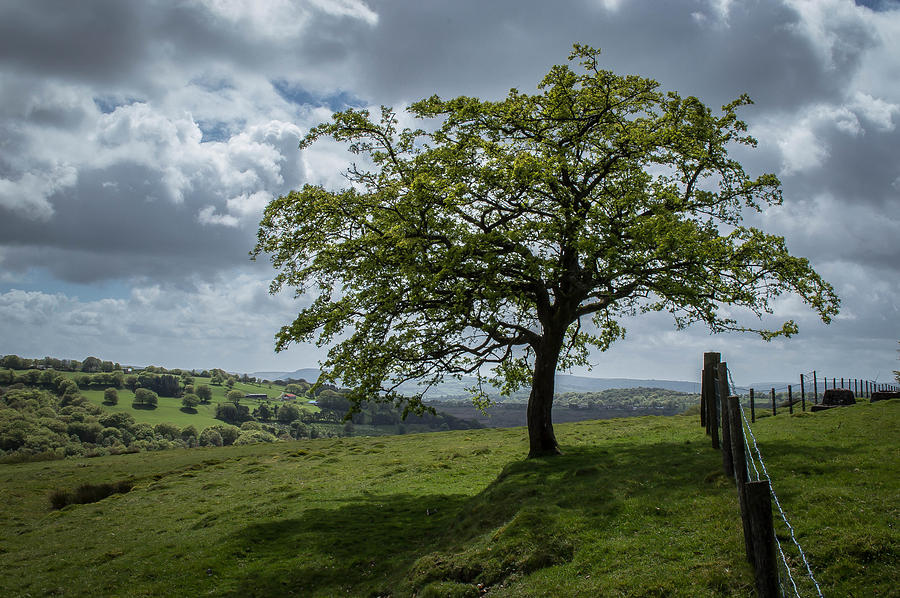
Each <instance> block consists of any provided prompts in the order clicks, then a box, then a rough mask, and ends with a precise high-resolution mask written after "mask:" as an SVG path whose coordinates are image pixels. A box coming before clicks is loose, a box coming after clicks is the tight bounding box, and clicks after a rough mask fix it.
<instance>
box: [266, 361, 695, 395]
mask: <svg viewBox="0 0 900 598" xmlns="http://www.w3.org/2000/svg"><path fill="white" fill-rule="evenodd" d="M319 374H320V371H319V370H318V369H315V368H302V369H299V370H294V371H293V372H255V373H254V374H252V375H253V376H256V377H257V378H261V379H263V380H287V379H294V380H298V379H303V380H306V381H308V382H314V381H315V380H316V379H318V377H319ZM474 382H475V379H474V378H463V379H462V380H456V379H448V380H447V381H445V382H444V383H443V384H441V385H439V386H437V387H435V388H432V389H431V390H430V391H428V393H427V394H426V396H427V397H428V398H429V399H440V398H442V397H459V396H462V395H465V394H467V392H466V388H468V387H470V386H472V385H473V384H474ZM638 387H645V388H665V389H667V390H677V391H679V392H692V393H698V392H700V383H699V382H690V381H686V380H654V379H649V380H639V379H635V378H591V377H588V376H573V375H570V374H557V376H556V392H557V393H563V392H599V391H601V390H608V389H610V388H638ZM400 390H401V392H406V393H413V392H416V390H417V387H416V385H415V384H413V383H407V384H404V385H403V386H401V387H400Z"/></svg>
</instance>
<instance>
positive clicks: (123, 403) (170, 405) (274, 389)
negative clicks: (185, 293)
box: [60, 372, 319, 430]
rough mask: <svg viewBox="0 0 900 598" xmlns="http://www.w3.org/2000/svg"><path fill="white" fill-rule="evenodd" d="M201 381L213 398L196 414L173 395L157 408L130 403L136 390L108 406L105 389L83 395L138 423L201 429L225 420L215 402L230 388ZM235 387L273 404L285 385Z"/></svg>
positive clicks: (252, 403)
mask: <svg viewBox="0 0 900 598" xmlns="http://www.w3.org/2000/svg"><path fill="white" fill-rule="evenodd" d="M60 373H61V374H63V375H64V376H66V377H69V378H76V377H77V376H79V375H80V373H78V372H60ZM201 384H206V385H208V386H209V388H210V389H211V390H212V400H211V401H210V403H209V404H206V405H198V406H197V407H196V409H195V411H196V413H188V412H185V411H182V408H181V407H182V406H181V399H180V398H179V399H176V398H172V397H159V404H158V405H157V407H156V408H155V409H134V408H133V407H132V406H131V402H132V400H133V398H134V393H132V392H131V391H130V390H128V389H127V388H121V389H118V393H119V402H118V404H116V405H108V404H106V403H104V402H103V389H99V390H90V389H88V390H82V391H81V395H82V396H83V397H84V398H86V399H87V400H89V401H90V402H92V403H94V404H95V405H99V406H101V407H102V408H103V409H104V410H106V411H110V412H119V411H123V412H126V413H130V414H131V415H132V416H133V417H134V419H135V421H136V422H137V423H139V424H140V423H147V424H151V425H156V424H160V423H171V424H175V425H176V426H178V427H180V428H184V427H186V426H194V427H195V428H197V429H198V430H202V429H203V428H206V427H209V426H214V425H217V424H221V423H222V422H221V420H217V419H215V415H216V404H217V403H224V402H226V399H225V394H226V393H227V392H228V391H229V390H230V389H228V388H227V387H225V386H213V385H212V384H210V378H200V377H197V378H194V385H195V386H199V385H201ZM234 390H239V391H241V392H242V393H244V394H262V393H266V394H268V395H269V397H270V400H269V402H270V403H272V404H276V403H278V400H277V399H278V397H279V396H280V395H281V392H282V390H283V387H281V386H275V385H274V384H273V385H271V388H270V386H269V385H268V384H244V383H243V382H237V383H235V385H234ZM262 402H265V401H260V400H256V399H241V403H242V404H244V405H248V406H249V407H250V410H251V411H252V410H253V409H255V408H256V407H257V406H259V404H260V403H262ZM295 404H296V405H297V406H298V407H300V408H301V409H305V410H307V411H318V410H319V408H318V407H316V406H315V405H309V404H306V403H304V402H303V401H299V402H297V403H295Z"/></svg>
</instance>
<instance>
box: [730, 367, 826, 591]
mask: <svg viewBox="0 0 900 598" xmlns="http://www.w3.org/2000/svg"><path fill="white" fill-rule="evenodd" d="M729 376H730V374H729ZM738 407H739V408H740V411H741V419H742V420H743V422H744V424H745V426H746V428H747V432H748V434H749V435H750V438H751V439H752V440H753V449H754V450H755V451H756V458H758V460H759V465H760V467H761V468H762V471H763V475H765V477H766V480H768V482H769V491H770V493H771V494H772V499H773V500H774V501H775V506H776V507H777V508H778V512H779V514H780V515H781V519H782V520H783V521H784V524H785V525H786V526H787V528H788V530H789V531H790V534H791V540H792V541H793V543H794V545H795V546H796V547H797V550H798V551H799V553H800V558H801V559H803V564H804V565H805V566H806V572H807V574H808V575H809V578H810V579H811V580H812V582H813V584H814V585H815V586H816V593H817V594H818V596H819V598H824V597H823V596H822V590H821V588H820V587H819V582H818V581H816V578H815V576H814V575H813V572H812V568H811V567H810V565H809V560H808V559H807V558H806V553H805V552H804V551H803V547H801V546H800V542H798V541H797V536H796V534H795V533H794V527H793V526H792V525H791V524H790V522H789V521H788V519H787V515H786V514H785V512H784V509H783V508H782V507H781V501H780V500H778V495H777V494H776V493H775V487H774V485H773V484H772V477H771V476H770V475H769V471H768V469H767V468H766V464H765V461H763V457H762V451H760V450H759V444H758V443H757V442H756V436H755V435H754V434H753V428H751V427H750V422H748V421H747V416H746V414H745V413H744V407H743V406H742V405H741V404H740V402H739V403H738ZM744 442H745V444H747V439H746V436H745V437H744ZM747 453H748V457H749V459H748V460H749V461H750V462H751V463H753V468H754V470H756V463H755V461H756V458H754V456H753V453H752V451H750V446H749V444H747ZM756 474H757V480H758V479H760V478H759V470H756ZM748 475H749V470H748ZM775 543H776V544H777V545H778V550H779V552H780V553H781V558H782V560H783V561H784V565H785V567H786V568H787V573H788V577H790V579H791V583H792V584H793V586H794V590H795V592H796V589H797V584H796V582H795V581H794V577H793V575H792V574H791V570H790V567H789V566H788V563H787V558H786V557H785V555H784V551H783V550H782V548H781V542H780V541H779V540H778V538H777V537H776V538H775ZM797 596H798V597H799V596H800V594H799V593H797Z"/></svg>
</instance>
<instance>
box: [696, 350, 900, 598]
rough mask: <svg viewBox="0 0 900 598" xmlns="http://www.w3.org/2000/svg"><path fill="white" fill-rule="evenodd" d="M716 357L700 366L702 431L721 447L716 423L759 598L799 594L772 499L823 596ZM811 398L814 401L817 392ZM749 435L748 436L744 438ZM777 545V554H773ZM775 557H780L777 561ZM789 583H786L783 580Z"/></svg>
mask: <svg viewBox="0 0 900 598" xmlns="http://www.w3.org/2000/svg"><path fill="white" fill-rule="evenodd" d="M719 360H720V355H719V354H718V353H706V354H704V356H703V363H704V367H703V372H702V376H701V393H700V402H701V408H700V413H701V425H704V426H705V427H706V431H707V434H708V435H710V436H711V440H712V445H713V447H714V448H717V449H718V448H720V442H719V431H720V424H721V434H722V443H721V450H722V452H723V454H722V464H723V469H724V470H725V473H726V475H729V476H733V477H734V479H735V483H736V485H737V489H738V498H739V503H740V507H741V519H742V523H743V528H744V542H745V548H746V551H747V559H748V560H749V561H750V563H751V564H752V565H753V566H754V570H755V581H756V588H757V592H758V595H759V596H761V597H764V598H768V597H770V596H772V597H774V596H781V597H784V596H795V597H796V598H802V596H801V594H800V589H799V588H798V582H797V580H796V579H795V577H794V572H793V571H792V570H791V565H790V563H789V562H788V556H787V555H786V553H785V548H784V547H783V546H782V542H781V541H780V540H779V539H778V536H777V535H776V534H775V533H774V527H773V519H772V501H774V503H775V507H776V509H777V512H778V514H779V515H780V518H781V520H782V521H783V522H784V525H785V526H786V527H787V530H788V532H789V535H790V539H791V542H792V543H793V545H794V546H795V547H796V552H797V553H799V556H800V560H801V561H802V562H803V565H804V566H805V568H806V576H808V577H809V579H810V580H811V582H812V585H813V586H814V587H815V595H816V596H818V598H823V595H822V590H821V587H820V586H819V582H818V581H817V580H816V578H815V576H814V575H813V572H812V567H811V566H810V564H809V559H808V558H807V556H806V553H805V552H804V550H803V547H802V546H801V545H800V543H799V541H798V540H797V536H796V533H795V530H794V527H793V526H792V525H791V523H790V521H788V517H787V514H786V513H785V510H784V508H783V507H782V504H781V500H780V499H779V497H778V495H777V494H776V492H775V488H774V487H773V485H772V479H771V476H770V474H769V471H768V468H767V467H766V463H765V461H764V460H763V456H762V451H761V450H760V448H759V444H758V442H757V439H756V436H755V434H754V433H753V428H752V426H751V422H750V421H748V420H747V415H746V413H745V411H744V407H743V405H742V404H741V400H740V397H739V396H738V395H737V387H736V386H735V384H734V379H733V378H732V376H731V372H730V371H729V369H728V366H727V364H726V363H724V362H721V363H720V361H719ZM812 375H813V376H812V379H813V386H814V389H815V387H816V386H817V379H818V376H817V374H816V372H812ZM850 380H853V379H850ZM805 382H806V374H803V375H801V387H800V388H801V393H800V401H799V402H801V404H802V406H803V408H804V410H805V407H806V404H805V399H806V392H805V390H806V388H805ZM842 385H843V384H842ZM792 386H793V385H786V386H785V387H784V388H785V389H786V390H787V394H788V400H789V405H788V407H789V408H790V409H791V412H792V413H793V404H794V401H792V398H793V396H792ZM831 386H832V388H833V387H834V386H835V384H834V382H832V385H831ZM851 386H853V384H851ZM885 386H886V387H887V386H889V385H885ZM855 388H856V390H857V391H858V390H859V389H864V390H865V389H868V388H873V387H870V386H869V385H868V384H865V385H862V384H860V383H859V382H856V384H855ZM749 390H750V392H749V395H750V407H751V419H754V418H753V415H752V414H753V406H754V405H753V395H754V392H753V389H752V388H751V389H749ZM815 390H817V389H815ZM771 396H772V400H773V409H774V408H775V407H776V405H775V389H774V388H773V389H771ZM726 399H727V400H726ZM816 399H818V397H817V396H816ZM754 421H755V419H754ZM745 430H746V434H745ZM748 434H749V436H750V439H749V440H748V439H747V435H748ZM751 441H752V449H751V444H750V443H751ZM754 452H755V454H754ZM726 453H727V454H726ZM751 469H752V472H751ZM751 480H755V481H751ZM760 492H763V493H764V494H761V493H760ZM776 548H777V556H776V554H775V550H776ZM778 556H780V557H781V559H780V560H781V562H780V564H779V562H778ZM788 582H790V583H789V584H788Z"/></svg>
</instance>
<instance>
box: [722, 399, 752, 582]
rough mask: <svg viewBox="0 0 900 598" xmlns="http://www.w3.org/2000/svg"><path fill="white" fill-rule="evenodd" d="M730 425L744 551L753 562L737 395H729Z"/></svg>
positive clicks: (742, 435)
mask: <svg viewBox="0 0 900 598" xmlns="http://www.w3.org/2000/svg"><path fill="white" fill-rule="evenodd" d="M727 407H728V408H727V411H728V425H729V428H731V460H732V462H733V464H734V485H735V487H736V488H737V494H738V504H739V506H740V509H741V524H742V525H743V528H744V551H745V552H746V555H747V562H748V563H750V564H751V565H752V564H753V544H752V541H753V540H752V539H753V536H752V534H751V531H750V517H749V512H748V511H747V498H746V495H745V494H744V487H745V486H746V485H747V482H748V481H750V480H749V477H750V475H749V472H748V471H747V453H745V452H744V424H743V422H742V421H741V419H742V418H741V403H740V399H739V398H738V397H736V396H733V395H732V396H730V397H728V406H727Z"/></svg>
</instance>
